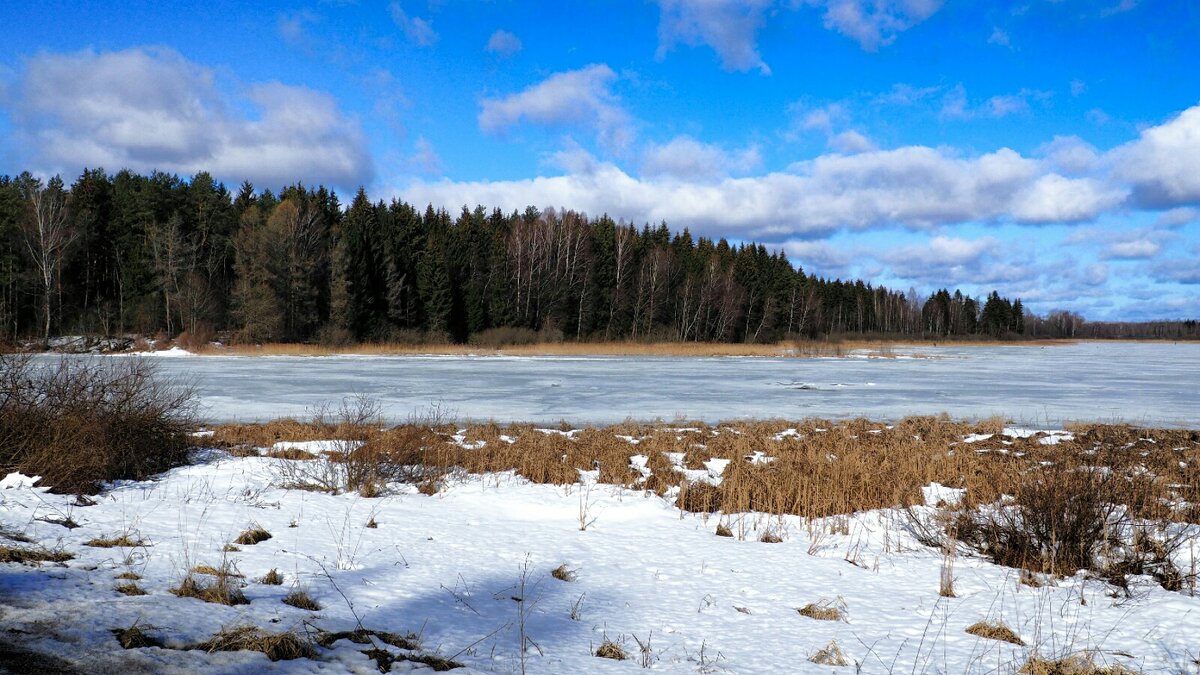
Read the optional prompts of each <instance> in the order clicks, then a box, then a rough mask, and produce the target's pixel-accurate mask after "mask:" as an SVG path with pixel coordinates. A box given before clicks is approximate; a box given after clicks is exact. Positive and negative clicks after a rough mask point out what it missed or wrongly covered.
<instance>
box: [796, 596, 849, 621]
mask: <svg viewBox="0 0 1200 675" xmlns="http://www.w3.org/2000/svg"><path fill="white" fill-rule="evenodd" d="M796 611H797V612H800V616H806V617H808V618H810V619H816V620H817V621H845V620H846V608H845V607H844V606H842V604H841V603H840V602H837V601H833V600H821V601H820V602H810V603H808V604H807V605H805V606H803V607H801V608H800V609H797V610H796Z"/></svg>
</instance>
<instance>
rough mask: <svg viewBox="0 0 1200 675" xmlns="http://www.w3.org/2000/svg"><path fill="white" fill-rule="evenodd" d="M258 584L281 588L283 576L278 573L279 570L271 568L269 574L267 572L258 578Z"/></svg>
mask: <svg viewBox="0 0 1200 675" xmlns="http://www.w3.org/2000/svg"><path fill="white" fill-rule="evenodd" d="M258 583H260V584H265V585H267V586H282V585H283V575H282V574H280V573H279V570H277V569H275V568H271V571H270V572H267V573H266V574H264V575H262V577H261V578H259V580H258Z"/></svg>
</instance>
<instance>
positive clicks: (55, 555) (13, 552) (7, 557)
mask: <svg viewBox="0 0 1200 675" xmlns="http://www.w3.org/2000/svg"><path fill="white" fill-rule="evenodd" d="M74 557H75V556H74V555H72V554H70V553H67V552H66V551H48V550H46V549H44V548H21V547H18V546H0V563H20V564H22V565H36V564H38V563H44V562H53V563H61V562H66V561H68V560H71V559H73V558H74Z"/></svg>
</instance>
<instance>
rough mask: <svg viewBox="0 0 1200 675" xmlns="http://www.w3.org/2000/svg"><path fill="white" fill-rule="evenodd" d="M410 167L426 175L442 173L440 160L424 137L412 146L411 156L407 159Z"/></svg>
mask: <svg viewBox="0 0 1200 675" xmlns="http://www.w3.org/2000/svg"><path fill="white" fill-rule="evenodd" d="M408 163H409V165H410V166H412V167H413V168H415V169H416V170H417V171H419V172H421V173H423V174H426V175H439V174H441V173H442V159H441V157H438V154H437V152H436V151H435V150H434V149H433V144H432V143H430V142H429V140H428V139H426V138H425V137H421V138H418V139H417V141H416V143H414V144H413V154H412V156H411V157H409V158H408Z"/></svg>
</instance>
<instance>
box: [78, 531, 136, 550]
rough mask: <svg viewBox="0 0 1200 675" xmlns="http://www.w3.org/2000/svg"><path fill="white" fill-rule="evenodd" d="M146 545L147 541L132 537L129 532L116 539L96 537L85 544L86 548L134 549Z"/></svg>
mask: <svg viewBox="0 0 1200 675" xmlns="http://www.w3.org/2000/svg"><path fill="white" fill-rule="evenodd" d="M145 544H146V542H145V541H143V540H141V539H136V538H134V537H132V536H131V535H130V534H129V533H128V532H126V533H124V534H120V535H117V536H115V537H96V538H95V539H89V540H87V541H85V542H83V545H84V546H92V547H95V548H118V547H119V548H134V547H137V546H144V545H145Z"/></svg>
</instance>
